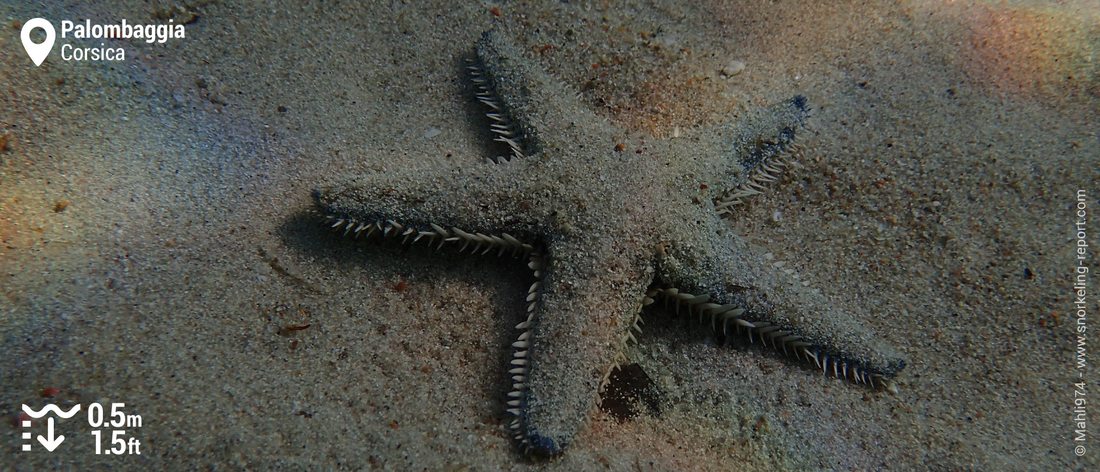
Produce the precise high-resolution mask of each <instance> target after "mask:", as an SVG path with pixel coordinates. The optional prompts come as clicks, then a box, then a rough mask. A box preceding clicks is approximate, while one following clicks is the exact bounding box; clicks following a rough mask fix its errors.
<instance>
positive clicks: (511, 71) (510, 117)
mask: <svg viewBox="0 0 1100 472" xmlns="http://www.w3.org/2000/svg"><path fill="white" fill-rule="evenodd" d="M476 51H477V61H476V62H474V63H473V64H471V65H470V74H471V80H473V82H474V84H475V86H476V87H477V98H478V100H479V101H481V102H482V103H483V104H485V105H486V107H488V113H487V114H488V116H489V118H490V119H492V120H493V123H492V125H491V127H490V130H491V131H492V132H493V133H494V134H496V135H497V137H496V140H497V141H500V142H503V143H506V144H508V145H509V146H511V148H512V151H513V154H514V155H515V156H516V157H523V156H525V155H526V156H530V155H533V154H535V153H539V152H541V151H544V150H545V149H544V147H545V146H546V145H547V141H546V139H545V137H546V135H549V134H554V133H556V132H558V130H557V129H556V128H559V127H563V126H566V127H572V126H580V127H584V128H588V129H593V128H596V127H598V126H606V124H607V123H606V121H605V120H601V119H600V118H599V117H598V116H596V115H595V114H594V113H593V112H592V110H590V109H589V108H588V107H586V106H584V104H583V103H582V102H581V100H580V98H579V94H578V93H577V92H576V91H574V90H571V89H569V88H568V87H566V86H565V85H563V83H562V82H561V81H560V80H554V79H553V78H552V77H550V76H549V75H548V74H547V73H546V72H545V71H544V70H543V69H542V68H540V67H538V66H537V63H536V62H534V61H528V60H524V59H523V56H524V54H523V53H522V52H521V51H520V50H519V48H517V47H516V45H515V44H513V43H512V41H511V40H510V39H509V38H507V37H506V36H505V34H504V33H503V32H501V31H499V30H497V29H493V30H489V31H486V32H485V33H484V34H483V35H482V37H481V40H480V41H478V43H477V49H476Z"/></svg>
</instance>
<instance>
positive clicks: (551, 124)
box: [314, 30, 905, 456]
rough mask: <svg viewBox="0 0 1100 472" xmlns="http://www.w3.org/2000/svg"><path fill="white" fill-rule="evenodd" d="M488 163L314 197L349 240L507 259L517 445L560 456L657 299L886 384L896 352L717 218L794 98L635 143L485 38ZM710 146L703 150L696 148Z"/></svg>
mask: <svg viewBox="0 0 1100 472" xmlns="http://www.w3.org/2000/svg"><path fill="white" fill-rule="evenodd" d="M469 69H470V75H471V80H472V82H473V84H474V86H475V88H476V93H477V99H478V100H479V101H480V102H482V103H483V104H484V106H485V107H486V108H487V109H488V113H487V115H488V117H489V118H490V122H491V124H490V131H491V132H492V133H493V134H494V135H495V136H496V138H495V139H496V141H498V142H499V143H501V144H500V147H501V148H502V150H506V151H507V152H506V154H507V155H505V156H502V157H499V158H494V159H489V161H492V162H489V163H486V164H483V165H473V166H470V165H467V166H454V167H451V168H446V169H440V170H439V171H438V172H429V173H425V172H423V171H419V172H412V171H403V170H400V169H396V170H389V171H386V172H384V173H370V174H366V175H358V176H353V177H350V178H346V179H345V180H344V181H342V182H340V183H335V184H329V185H327V186H324V187H322V188H319V189H317V190H315V191H314V197H315V199H316V201H317V205H318V207H319V209H320V211H321V212H322V213H323V214H324V215H325V221H326V224H327V226H329V227H331V228H332V229H333V230H337V231H342V232H343V233H344V234H345V235H347V236H350V237H365V238H370V239H381V240H389V241H397V243H398V244H404V245H417V244H419V245H427V246H430V247H432V248H435V249H439V250H446V249H449V248H453V249H457V250H458V251H459V252H462V251H470V252H473V253H479V254H489V253H493V254H497V255H505V254H510V255H512V256H514V257H518V258H522V260H525V261H526V262H527V264H528V266H529V267H530V269H531V274H532V277H533V282H532V284H531V286H530V290H529V291H528V293H527V302H528V304H527V314H526V318H525V319H524V320H523V321H522V322H521V323H519V325H518V326H516V329H517V330H518V332H519V335H518V337H517V338H516V341H515V342H514V343H513V344H512V346H513V348H514V355H513V358H512V360H511V362H510V365H509V369H510V370H509V372H510V375H511V376H512V381H513V385H512V389H511V391H510V392H509V393H508V394H507V400H506V403H507V407H506V410H507V411H508V413H510V414H511V415H513V416H515V418H514V420H513V421H512V422H511V430H512V433H513V434H514V436H515V438H516V440H517V445H518V446H519V448H520V450H522V451H523V452H525V453H527V454H531V455H539V456H554V455H557V454H560V453H561V452H562V451H563V450H564V449H565V448H566V447H567V446H568V445H569V444H570V442H571V441H572V439H573V437H574V436H575V434H576V433H577V431H578V430H579V429H580V428H581V427H582V426H583V425H584V424H585V422H586V420H587V417H588V415H589V413H590V410H592V409H593V406H594V405H595V404H596V399H597V398H598V396H599V393H600V391H601V389H602V387H603V386H604V384H605V383H606V382H607V379H608V376H609V375H610V373H611V371H612V369H613V368H614V367H615V366H617V365H618V364H619V363H620V362H622V361H623V360H625V356H624V354H623V352H624V346H625V345H626V344H627V343H628V342H629V341H633V340H634V339H635V338H634V334H633V331H635V330H637V331H639V332H640V328H639V327H638V326H639V321H640V320H639V316H640V313H641V309H642V307H643V306H644V305H647V304H649V303H652V302H653V301H655V300H664V301H665V302H666V303H669V304H672V305H674V306H676V308H677V310H678V311H679V310H684V311H685V313H687V314H690V315H691V316H693V317H697V318H699V319H700V320H701V321H703V322H706V323H709V324H710V325H711V326H712V327H713V329H714V330H715V331H716V332H717V333H719V334H722V335H726V334H729V335H733V334H734V333H742V334H743V335H747V337H748V339H749V340H750V341H753V342H760V343H761V344H763V345H765V346H770V347H772V348H774V349H776V350H778V351H780V352H784V353H786V354H787V355H788V356H790V357H792V358H794V359H797V360H800V361H802V362H806V363H809V364H812V365H813V366H814V367H815V368H817V369H821V370H822V371H824V372H826V373H829V374H832V375H834V376H836V377H839V378H842V379H847V380H850V381H852V382H855V383H859V384H865V385H868V386H870V387H871V388H874V389H879V390H891V391H894V390H895V386H894V382H893V380H892V379H893V378H894V377H895V376H896V374H897V373H898V372H899V371H900V370H901V369H903V368H904V366H905V361H904V359H903V358H902V357H901V355H899V354H898V353H897V352H896V351H895V350H894V349H893V348H891V347H890V346H888V345H887V344H885V343H884V342H883V341H881V340H880V339H879V338H877V337H876V336H874V335H873V334H872V333H871V332H869V331H868V330H867V329H866V328H865V327H864V326H862V325H861V324H860V323H859V321H858V320H857V319H855V318H853V317H852V316H850V315H849V314H847V313H845V312H844V311H842V310H840V309H838V308H836V306H835V305H834V304H831V303H829V301H828V299H827V298H826V297H825V296H824V295H822V294H821V292H820V291H817V290H815V289H812V288H810V287H808V284H806V283H805V282H803V281H801V279H800V278H799V277H798V276H797V274H795V272H794V271H792V270H791V269H789V268H784V267H783V263H782V262H781V261H778V260H776V258H775V257H774V256H773V255H772V254H771V253H768V252H766V251H764V250H762V249H759V248H757V247H754V246H753V245H750V244H749V243H748V242H746V241H745V240H744V239H742V238H740V237H739V236H738V235H736V234H734V232H733V231H732V229H731V228H730V225H729V222H728V221H726V220H725V219H724V218H725V217H727V216H729V215H731V214H732V210H733V209H734V208H735V207H737V205H739V204H740V203H741V202H743V201H744V200H745V199H747V198H749V197H751V196H752V195H754V194H757V193H760V191H761V190H763V187H764V185H765V184H766V183H767V182H769V181H773V180H775V173H777V172H778V171H779V170H780V168H782V167H783V166H784V160H785V159H788V158H790V155H791V154H793V153H796V151H797V145H796V144H795V143H794V139H795V133H796V132H797V131H798V130H799V129H800V128H801V126H802V123H803V121H804V119H805V117H806V115H807V113H808V106H807V103H806V99H805V98H803V97H801V96H798V97H794V98H793V99H791V100H788V101H785V102H782V103H779V104H777V105H774V106H772V107H770V108H765V109H763V110H761V111H759V112H757V113H755V114H754V115H753V116H751V117H750V118H748V119H747V120H746V121H745V124H743V125H742V126H737V127H734V126H725V127H719V128H718V129H714V130H709V132H707V133H698V134H695V135H694V137H690V136H689V137H682V138H677V139H668V140H659V141H646V142H645V144H644V145H643V144H638V146H639V149H641V147H642V146H644V152H643V153H636V152H623V151H624V148H625V145H619V144H617V142H616V137H621V136H626V135H628V133H627V132H625V131H623V130H621V129H618V128H616V127H615V126H613V125H612V124H611V123H610V122H609V121H608V120H606V119H604V118H602V117H600V116H598V115H596V114H595V113H594V112H593V111H591V110H590V109H588V108H587V107H585V106H584V105H583V104H582V102H581V100H580V99H579V96H578V94H576V93H574V92H573V91H571V90H569V89H568V88H567V87H566V86H565V85H564V84H562V83H561V82H560V81H557V80H554V79H553V78H552V77H550V76H549V75H548V74H547V73H546V72H545V71H543V70H541V69H539V68H538V67H537V66H536V65H535V64H534V62H533V61H531V60H529V59H526V58H524V56H523V54H522V53H521V52H520V51H519V50H518V48H516V46H514V45H513V44H512V43H510V42H509V40H508V39H507V38H506V37H505V36H504V35H503V34H502V33H501V32H499V31H497V30H490V31H488V32H486V33H485V34H483V35H482V38H481V39H480V41H479V42H478V43H477V47H476V59H475V60H472V61H470V65H469ZM711 149H721V150H723V151H724V152H723V153H722V155H716V156H706V155H703V154H702V153H701V152H700V150H711Z"/></svg>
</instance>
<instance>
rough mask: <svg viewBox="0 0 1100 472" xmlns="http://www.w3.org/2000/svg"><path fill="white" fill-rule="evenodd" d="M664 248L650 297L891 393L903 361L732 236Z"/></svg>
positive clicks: (765, 255)
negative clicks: (658, 284)
mask: <svg viewBox="0 0 1100 472" xmlns="http://www.w3.org/2000/svg"><path fill="white" fill-rule="evenodd" d="M719 231H721V232H723V233H726V234H725V238H721V239H725V243H724V244H723V243H722V242H718V241H717V240H715V239H707V240H702V241H695V242H694V244H681V245H676V246H673V247H670V248H669V250H668V252H667V254H666V256H665V257H663V258H662V259H661V260H660V261H659V263H658V277H659V278H660V280H661V281H662V282H663V283H665V284H666V285H667V287H668V288H664V289H660V290H658V297H657V298H665V300H666V301H669V302H672V303H675V304H678V308H683V307H686V308H687V309H688V310H690V311H691V313H692V314H693V315H698V316H699V317H700V319H703V320H706V321H708V322H709V323H710V324H711V326H712V327H713V328H714V330H715V331H717V332H718V333H721V334H727V333H733V332H743V333H747V334H748V336H749V339H750V341H758V342H761V343H763V344H764V345H769V344H770V345H771V346H772V347H774V348H775V349H777V350H781V351H782V352H785V353H787V354H788V355H791V356H794V357H796V358H798V359H801V360H805V361H807V362H812V363H813V364H814V365H815V366H816V367H817V368H819V369H822V370H823V371H826V372H828V373H831V374H833V375H835V376H837V377H840V378H847V379H849V380H852V381H854V382H858V383H862V384H868V385H872V386H875V387H879V388H884V389H887V390H890V391H896V387H895V386H894V383H893V380H892V379H893V378H894V377H895V376H896V375H897V374H898V372H899V371H901V370H902V369H903V368H904V367H905V360H904V358H903V357H902V356H901V355H900V354H899V353H898V352H897V351H896V350H894V349H893V348H892V347H891V346H889V345H887V344H886V343H885V342H883V341H882V340H881V339H879V338H878V337H876V336H875V335H874V334H873V333H871V332H870V331H869V330H868V329H867V328H866V327H864V326H863V325H862V324H860V323H859V321H858V320H856V319H854V318H853V317H852V316H850V315H849V314H848V313H846V312H845V311H843V310H842V309H839V308H837V307H836V306H835V305H834V304H831V303H830V302H829V301H828V300H827V299H826V297H825V296H824V295H822V294H821V293H820V292H819V291H817V290H815V289H811V288H809V287H808V286H807V285H806V284H805V283H804V282H802V281H800V280H799V278H798V276H797V274H796V273H795V272H794V271H793V270H791V269H784V268H783V263H782V262H780V261H777V260H775V258H774V256H773V255H772V254H771V253H765V252H763V251H761V250H760V249H757V248H755V247H753V246H751V245H750V244H748V243H747V242H746V241H744V240H743V239H741V238H739V237H737V236H736V235H734V234H733V233H732V231H730V230H729V229H724V230H722V229H719Z"/></svg>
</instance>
